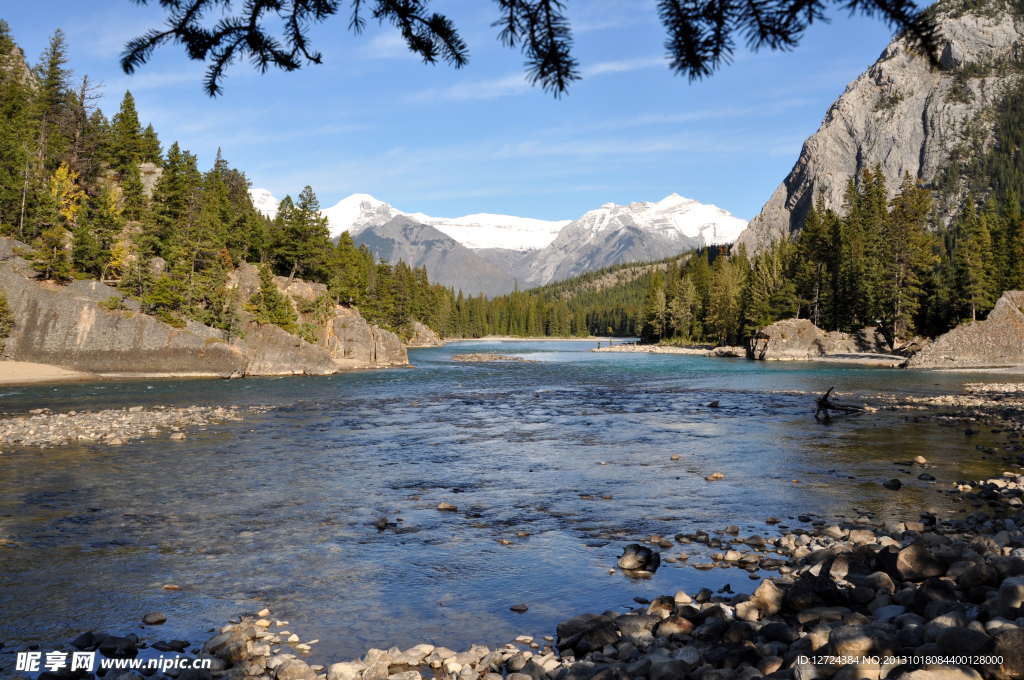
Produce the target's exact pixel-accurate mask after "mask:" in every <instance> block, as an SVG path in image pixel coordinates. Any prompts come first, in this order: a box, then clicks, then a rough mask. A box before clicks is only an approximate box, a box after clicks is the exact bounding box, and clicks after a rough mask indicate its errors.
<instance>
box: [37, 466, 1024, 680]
mask: <svg viewBox="0 0 1024 680" xmlns="http://www.w3.org/2000/svg"><path fill="white" fill-rule="evenodd" d="M920 464H921V465H923V464H924V463H920ZM1010 477H1011V476H1010V475H1007V476H1006V477H1005V478H1004V479H990V480H984V482H981V483H980V484H981V485H995V486H998V487H999V488H1007V486H1009V485H1011V484H1013V485H1018V486H1016V487H1015V488H1017V489H1019V488H1020V486H1019V484H1021V483H1024V477H1017V478H1013V480H1012V481H1011V480H1010ZM1000 482H1002V483H1003V485H1000ZM1002 510H1003V508H999V509H996V510H994V511H993V514H988V513H986V512H984V511H976V512H973V513H971V514H969V515H967V516H966V517H964V518H961V519H948V518H940V517H936V516H934V515H931V514H929V513H922V515H921V518H920V521H917V522H905V523H897V524H893V525H886V523H885V522H884V521H875V519H874V518H873V517H871V516H870V513H867V514H864V515H861V516H859V517H857V518H856V519H843V520H841V521H839V522H836V523H834V524H833V523H830V522H829V521H826V520H825V519H824V518H818V519H813V520H812V519H811V517H809V516H801V517H798V518H792V519H795V520H796V521H797V522H803V523H805V524H806V523H807V522H808V521H809V522H810V526H809V527H807V528H804V527H796V528H792V529H791V528H790V526H789V524H787V523H783V520H780V519H779V518H768V519H767V520H766V529H765V530H764V531H761V532H754V533H752V534H749V535H746V536H741V535H740V532H739V528H738V527H736V526H729V527H725V528H724V529H721V530H715V531H713V532H711V533H710V534H709V533H706V532H697V533H695V534H692V535H684V534H679V535H677V536H675V537H674V540H671V539H668V538H663V537H660V536H651V537H649V538H648V540H647V541H646V543H647V544H648V545H641V544H632V545H629V546H626V548H625V550H624V551H623V556H622V558H620V559H619V561H618V564H617V565H616V567H618V568H621V569H624V570H627V572H631V573H633V574H634V575H636V576H638V577H641V576H643V577H647V578H651V577H656V575H655V574H656V572H657V569H658V567H659V564H660V562H661V559H662V557H661V555H663V554H665V555H667V554H668V553H667V551H668V550H670V549H672V548H675V547H676V546H677V544H678V545H681V546H687V545H691V544H692V543H695V542H697V543H707V544H709V545H710V544H712V543H717V544H718V545H720V546H722V548H723V550H726V552H722V553H718V554H716V555H715V556H713V559H714V560H715V563H716V564H717V565H720V566H723V567H728V566H737V567H741V568H743V569H745V570H747V571H749V572H750V578H751V579H752V580H755V581H759V583H758V584H757V585H756V587H755V586H754V585H753V584H751V587H750V589H749V590H746V589H744V588H742V587H739V586H738V587H736V588H735V589H733V588H732V587H731V586H730V585H726V586H725V587H724V588H721V589H719V590H718V591H717V592H713V591H712V590H710V589H708V588H703V589H701V590H699V591H698V592H694V593H686V592H677V593H675V594H674V595H664V596H662V597H657V598H655V599H653V600H651V601H648V600H646V599H644V598H635V600H636V602H637V604H638V607H637V608H635V609H634V610H633V611H629V612H626V613H621V612H616V611H605V612H603V613H579V612H566V616H567V618H566V619H565V620H563V621H562V622H561V623H560V624H558V626H557V628H556V630H554V631H549V632H550V633H552V634H550V635H544V636H542V637H538V638H535V637H534V636H533V635H521V636H518V637H516V638H515V639H514V640H510V641H509V642H508V643H506V644H504V645H503V646H500V647H498V648H496V649H491V648H490V647H488V646H486V645H473V646H471V647H470V648H469V649H467V650H463V651H460V652H456V651H455V650H452V649H447V648H445V647H442V646H435V645H432V644H419V645H415V646H413V647H411V648H409V649H405V650H401V649H399V648H398V647H392V648H390V649H387V650H384V649H369V650H368V651H367V652H366V654H365V655H364V656H363V657H362V658H359V659H353V660H351V661H344V662H340V663H335V664H332V665H330V666H329V667H326V668H325V666H324V665H322V664H318V663H316V660H315V649H316V648H315V645H316V644H317V643H318V642H319V640H308V641H302V639H301V638H300V636H299V635H298V634H297V633H293V632H292V631H291V630H289V629H288V628H289V624H288V622H287V621H280V620H276V619H275V618H274V617H272V616H271V612H270V610H269V609H264V610H262V611H259V612H256V613H250V614H243V615H241V616H240V617H239V618H237V619H235V620H233V621H231V622H229V623H228V624H227V625H225V626H224V627H222V628H221V629H220V630H219V631H211V632H215V633H216V634H215V635H213V637H211V638H210V639H209V640H207V641H206V643H205V644H204V645H203V646H202V649H201V650H200V649H199V647H198V646H197V647H195V648H193V649H192V653H193V654H195V655H197V656H198V657H199V658H203V659H208V660H209V661H210V667H209V670H195V669H188V670H184V671H181V670H175V669H172V670H170V671H169V673H168V675H169V676H170V677H172V678H176V679H177V680H212V679H213V678H228V679H229V680H247V679H249V678H251V679H253V680H421V679H422V678H423V677H424V676H426V677H428V678H431V677H434V678H439V679H441V680H502V679H503V680H639V679H640V678H643V679H645V680H753V679H754V678H761V677H764V678H777V679H779V680H815V679H818V678H821V679H824V678H834V679H835V680H875V679H882V678H903V679H905V680H974V679H977V680H981V679H982V678H984V679H985V680H1012V679H1019V678H1022V677H1024V534H1022V533H1021V528H1022V527H1024V516H1022V515H1021V514H1013V515H1010V516H1003V513H1002V512H1001V511H1002ZM648 546H650V547H648ZM658 548H661V549H662V550H665V551H666V552H664V553H661V552H658V550H657V549H658ZM769 554H774V557H768V555H769ZM665 559H666V561H667V560H673V561H674V560H675V559H677V558H673V557H666V558H665ZM709 568H713V565H712V567H709ZM614 569H615V567H613V568H612V570H614ZM776 571H777V572H778V575H773V574H769V573H765V576H767V577H765V578H762V573H759V572H776ZM162 619H163V617H162V615H161V614H159V613H151V614H149V615H147V617H146V622H147V623H152V622H154V621H159V622H161V623H162ZM72 646H74V647H75V648H76V649H82V650H95V649H99V650H100V651H101V652H102V653H103V654H104V655H107V656H112V657H129V658H133V657H135V656H136V655H137V654H139V651H138V650H139V649H140V648H146V647H152V648H153V649H157V650H162V651H183V650H184V649H186V648H188V647H189V646H190V644H189V643H188V642H187V641H173V640H172V641H156V642H145V641H141V640H140V639H139V638H138V637H137V636H136V635H134V634H132V635H128V636H124V637H121V636H107V635H102V634H94V633H87V634H85V635H82V636H81V637H79V638H78V639H77V640H75V641H74V642H73V643H72ZM112 674H113V675H112ZM150 675H152V673H151V674H150ZM53 677H71V676H70V675H68V674H65V675H64V676H60V675H47V678H53ZM74 677H76V678H85V677H86V676H85V675H84V674H82V673H79V674H78V675H75V676H74ZM39 678H40V679H41V680H42V679H43V675H40V676H39ZM118 678H120V679H121V680H139V678H138V676H137V675H134V674H132V673H130V672H128V671H119V670H115V671H111V672H109V673H108V674H107V675H106V677H105V680H116V679H118Z"/></svg>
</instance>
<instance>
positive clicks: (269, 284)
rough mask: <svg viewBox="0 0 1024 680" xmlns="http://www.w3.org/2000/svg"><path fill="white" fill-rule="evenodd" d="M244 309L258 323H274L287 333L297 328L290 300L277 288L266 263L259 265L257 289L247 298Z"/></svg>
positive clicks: (295, 315) (296, 317)
mask: <svg viewBox="0 0 1024 680" xmlns="http://www.w3.org/2000/svg"><path fill="white" fill-rule="evenodd" d="M245 310H246V311H247V312H249V313H250V314H252V315H253V317H254V319H253V320H254V321H255V322H256V323H258V324H274V325H275V326H278V327H280V328H282V329H284V330H286V331H288V332H289V333H295V332H296V331H297V330H298V328H297V327H296V325H295V322H296V321H297V320H298V315H297V314H296V313H295V310H294V309H293V308H292V303H291V301H290V300H289V299H288V298H287V297H285V296H284V295H283V294H282V293H281V291H279V290H278V289H277V284H276V283H274V273H273V272H272V271H270V267H268V266H266V265H263V266H261V267H260V287H259V290H257V291H256V292H255V293H253V295H252V297H251V298H249V302H248V304H246V305H245Z"/></svg>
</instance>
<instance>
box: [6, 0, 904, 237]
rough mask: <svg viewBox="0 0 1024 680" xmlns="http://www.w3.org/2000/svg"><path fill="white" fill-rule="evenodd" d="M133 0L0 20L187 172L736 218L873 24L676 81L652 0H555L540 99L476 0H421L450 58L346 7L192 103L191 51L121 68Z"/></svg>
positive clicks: (37, 1) (829, 28) (411, 195)
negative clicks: (130, 113) (563, 33)
mask: <svg viewBox="0 0 1024 680" xmlns="http://www.w3.org/2000/svg"><path fill="white" fill-rule="evenodd" d="M151 4H152V5H154V6H152V7H140V6H138V5H135V4H133V3H131V2H130V1H129V0H90V1H89V2H87V3H83V2H71V1H69V0H32V2H18V3H14V2H10V3H6V6H5V7H4V9H3V11H2V12H0V17H2V18H3V19H5V20H6V21H7V22H8V23H9V24H10V25H11V29H12V31H13V33H14V37H15V39H16V40H17V41H18V43H19V44H20V45H21V46H22V48H23V49H24V50H25V53H26V55H27V56H28V58H29V59H30V60H31V61H32V62H35V60H36V59H37V58H38V55H39V54H40V52H42V50H43V49H44V47H45V46H46V43H47V40H48V38H49V36H50V35H51V34H52V33H53V31H54V30H55V29H57V28H61V29H63V30H64V32H65V33H66V34H67V36H68V40H69V43H70V49H71V60H72V64H71V65H72V66H73V67H74V68H75V69H76V72H77V74H78V75H79V76H80V75H82V74H86V73H88V74H89V75H90V77H91V78H93V79H97V80H100V81H102V82H103V83H104V84H105V89H104V92H105V95H106V96H105V99H104V100H102V101H101V102H100V107H101V108H102V109H103V110H104V111H105V112H106V113H107V114H108V116H110V115H113V113H114V112H115V111H116V109H117V106H118V104H119V103H120V100H121V97H122V96H123V94H124V91H125V89H130V90H131V91H132V93H133V95H135V97H136V100H137V105H138V108H139V113H140V118H141V119H142V121H143V124H144V125H145V124H146V123H148V122H152V123H153V125H154V127H155V128H156V130H157V132H158V134H159V136H160V139H161V142H162V143H163V145H164V147H165V148H166V147H167V146H169V144H170V143H171V142H173V141H175V140H177V141H178V142H179V143H180V144H181V145H182V146H183V147H184V148H187V149H189V150H191V151H192V152H193V153H196V154H197V155H198V157H199V161H200V165H201V166H202V167H204V168H205V167H208V166H209V165H211V164H212V162H213V159H214V156H215V154H216V152H217V148H218V147H221V148H222V149H223V154H224V157H225V158H226V159H227V160H228V161H229V162H230V163H231V164H232V165H234V166H235V167H238V168H240V169H242V170H244V171H245V172H246V173H247V175H248V176H249V178H250V179H251V180H252V182H253V186H254V187H264V188H267V189H269V190H271V191H272V192H273V193H274V195H276V196H277V197H278V198H281V197H283V196H284V195H285V194H286V193H291V194H292V195H293V196H294V195H295V194H297V193H298V191H299V190H301V188H302V187H303V186H304V185H306V184H309V185H311V186H312V187H313V189H314V190H315V191H316V193H317V195H318V197H319V198H320V202H321V205H323V206H324V207H327V206H330V205H333V204H334V203H336V202H337V201H338V200H340V199H342V198H344V197H345V196H348V195H350V194H352V193H356V192H363V193H369V194H372V195H373V196H375V197H376V198H379V199H381V200H384V201H388V202H389V203H391V204H393V205H395V206H396V207H398V208H400V209H402V210H406V211H420V212H424V213H427V214H431V215H437V216H450V217H454V216H457V215H464V214H470V213H476V212H491V213H507V214H514V215H522V216H525V217H536V218H541V219H574V218H576V217H578V216H580V215H581V214H583V213H584V212H586V211H587V210H590V209H592V208H595V207H597V206H599V205H601V204H603V203H607V202H615V203H629V202H630V201H640V200H660V199H661V198H664V197H665V196H667V195H668V194H670V193H672V192H676V193H679V194H681V195H683V196H686V197H689V198H694V199H697V200H699V201H701V202H703V203H714V204H716V205H718V206H720V207H722V208H725V209H727V210H730V211H731V212H732V213H733V214H735V215H737V216H738V217H742V218H744V219H750V218H751V217H753V216H754V215H755V214H757V212H758V211H759V210H760V208H761V206H762V205H763V204H764V202H765V201H767V200H768V198H769V197H770V196H771V194H772V192H773V191H774V190H775V188H776V187H777V186H778V184H779V183H780V182H781V181H782V179H783V178H784V177H785V176H786V173H788V172H789V170H790V169H791V168H792V165H793V163H794V162H795V161H796V159H797V156H798V155H799V153H800V146H801V144H802V142H803V140H804V139H806V138H807V137H808V136H809V135H810V134H812V133H813V132H814V131H815V130H817V128H818V126H819V125H820V124H821V121H822V118H823V117H824V115H825V112H826V111H827V109H828V106H829V105H830V104H831V103H832V102H833V101H834V100H835V99H836V98H837V97H838V96H839V95H840V94H841V93H842V92H843V90H844V89H845V87H846V84H847V83H848V82H849V81H851V80H853V79H854V78H856V77H857V76H858V75H859V74H860V73H862V72H863V71H864V70H866V69H867V67H868V66H869V65H870V64H871V63H872V62H874V60H875V59H876V58H877V57H878V55H879V54H880V53H881V51H882V49H883V48H884V47H885V45H886V44H887V43H888V42H889V40H890V38H891V34H890V32H889V30H888V29H887V28H886V27H885V25H884V24H882V23H881V22H877V21H873V20H869V19H863V18H859V17H855V18H848V17H847V15H846V14H845V13H836V15H835V16H834V18H833V22H832V23H831V24H816V25H814V26H812V27H811V29H810V30H809V31H808V32H807V34H806V35H805V37H804V39H803V41H802V42H801V45H800V46H799V47H798V48H797V49H796V50H795V51H793V52H789V53H778V52H760V53H756V54H755V53H751V52H748V51H746V50H745V49H738V50H737V54H736V58H735V61H734V63H733V64H732V65H730V66H727V67H725V68H724V69H722V70H721V71H720V72H719V73H717V74H716V75H714V76H713V77H712V78H710V79H707V80H705V81H703V82H698V83H694V84H690V83H688V81H687V80H686V79H685V78H681V77H678V76H674V75H672V73H671V72H670V71H669V70H668V68H667V65H666V62H665V58H664V48H663V46H662V45H663V42H664V39H665V34H664V30H663V29H662V27H661V25H660V24H659V22H658V18H657V11H656V7H655V3H654V2H653V0H569V2H568V5H569V16H570V19H571V22H572V25H573V29H574V33H575V44H576V46H575V54H576V56H577V58H578V60H579V61H580V64H581V70H582V72H583V75H584V78H583V80H582V81H580V82H577V83H576V84H575V85H573V87H572V89H571V90H570V92H569V95H568V96H567V97H564V98H562V99H561V100H555V99H554V98H553V97H551V96H550V95H548V94H546V93H544V92H543V91H542V90H541V89H539V88H533V87H530V86H529V85H528V84H527V83H526V80H525V75H524V70H523V66H522V62H523V59H522V56H521V55H520V54H519V53H518V51H513V50H510V49H506V48H503V47H501V46H500V44H499V43H498V41H497V29H495V28H492V27H491V26H490V24H491V22H492V21H494V19H495V18H496V16H497V13H496V6H495V5H494V3H492V2H490V1H489V0H434V3H433V7H434V9H436V10H437V11H441V12H444V13H446V14H448V15H449V17H450V18H452V19H453V20H454V21H455V22H456V25H457V26H458V28H459V29H460V31H461V33H462V35H463V38H464V39H465V40H466V42H467V43H468V44H469V49H470V64H469V66H467V67H466V68H464V69H461V70H455V69H453V68H451V67H448V66H445V65H437V66H425V65H423V64H422V63H421V62H420V61H419V60H418V59H417V58H415V57H413V56H412V55H410V54H409V53H408V52H407V51H406V50H405V48H404V47H403V45H402V43H401V40H400V39H399V37H398V34H397V31H395V30H394V29H392V28H390V27H388V26H378V25H376V24H375V23H370V24H369V25H368V26H367V30H366V31H365V32H364V33H363V34H362V35H359V36H357V35H354V34H352V33H350V32H348V31H347V30H346V26H347V23H348V17H347V14H344V15H339V16H335V17H334V18H332V19H330V20H328V21H327V22H326V23H325V24H322V25H320V26H318V27H316V28H315V29H314V30H313V35H314V41H315V42H314V45H315V47H317V48H319V49H320V50H321V51H322V52H323V55H324V63H323V65H321V66H315V65H314V66H309V67H307V68H304V69H303V70H302V71H299V72H296V73H291V74H286V73H281V72H271V73H269V74H267V75H265V76H261V75H259V74H258V73H257V72H255V71H254V70H253V69H252V68H251V67H250V66H249V65H248V64H244V63H243V64H237V65H235V66H234V67H232V69H231V70H230V71H229V72H228V79H227V81H226V88H225V94H224V95H222V96H221V97H218V98H216V99H210V98H208V97H206V96H205V94H203V92H202V89H201V82H202V76H203V70H204V67H203V65H202V64H199V63H197V62H191V61H189V60H188V59H187V58H186V57H185V56H184V53H183V50H182V48H180V47H174V46H169V47H165V48H163V49H162V50H160V51H158V52H157V54H156V56H155V58H154V59H153V60H152V61H151V62H150V63H149V64H147V65H146V66H144V67H142V69H141V70H140V71H139V72H137V74H136V75H134V76H130V77H129V76H126V75H124V74H123V73H122V72H121V71H120V68H119V66H118V58H119V55H120V53H121V51H122V49H123V45H124V43H125V41H126V40H128V39H129V38H131V37H135V36H136V35H138V34H140V33H142V32H143V31H144V30H145V29H147V28H150V27H155V26H159V25H160V23H161V21H162V17H163V15H162V13H161V12H160V11H159V7H158V3H157V2H156V0H151ZM236 4H237V3H236ZM345 4H346V5H347V3H345Z"/></svg>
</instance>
